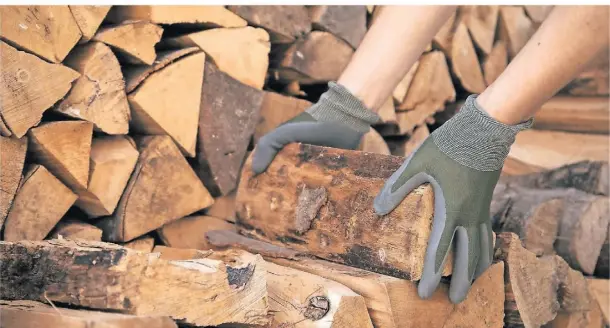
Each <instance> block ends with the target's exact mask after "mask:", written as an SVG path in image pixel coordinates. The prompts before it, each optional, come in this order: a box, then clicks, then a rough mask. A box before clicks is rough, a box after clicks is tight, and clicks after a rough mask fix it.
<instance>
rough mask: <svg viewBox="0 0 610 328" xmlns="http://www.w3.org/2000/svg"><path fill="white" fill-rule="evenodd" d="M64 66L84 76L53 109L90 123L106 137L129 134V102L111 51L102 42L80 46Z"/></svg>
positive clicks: (117, 65) (117, 63)
mask: <svg viewBox="0 0 610 328" xmlns="http://www.w3.org/2000/svg"><path fill="white" fill-rule="evenodd" d="M64 63H65V64H66V65H67V66H69V67H71V68H73V69H75V70H77V71H78V72H80V73H81V74H82V75H81V77H80V78H79V79H78V80H77V81H76V83H75V84H74V87H73V88H72V89H71V90H70V92H69V93H68V95H67V96H66V97H65V98H64V99H63V100H62V101H61V102H60V103H59V104H58V105H57V106H56V107H54V110H55V111H56V112H59V113H61V114H63V115H66V116H68V117H72V118H76V119H80V120H85V121H89V122H91V123H93V124H95V129H96V130H97V131H101V132H104V133H107V134H127V132H128V130H129V103H128V102H127V95H126V94H125V82H124V81H123V74H122V73H121V66H120V65H119V62H118V60H117V59H116V57H115V55H114V53H113V52H112V50H111V49H110V48H109V47H108V46H106V45H105V44H103V43H101V42H89V43H87V44H85V45H81V46H78V47H77V48H76V49H74V51H72V52H71V53H70V55H69V56H68V57H67V58H66V60H65V61H64Z"/></svg>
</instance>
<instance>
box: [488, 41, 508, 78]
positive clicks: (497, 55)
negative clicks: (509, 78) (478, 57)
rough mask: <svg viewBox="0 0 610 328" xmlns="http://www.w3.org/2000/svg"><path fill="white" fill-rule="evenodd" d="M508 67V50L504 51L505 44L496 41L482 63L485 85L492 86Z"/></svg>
mask: <svg viewBox="0 0 610 328" xmlns="http://www.w3.org/2000/svg"><path fill="white" fill-rule="evenodd" d="M507 65H508V50H507V49H506V43H504V41H502V40H498V41H497V42H496V43H495V44H494V46H493V48H492V49H491V51H490V52H489V54H488V55H487V58H485V60H484V61H483V66H482V67H483V76H484V78H485V83H486V84H487V85H490V84H492V83H493V82H494V81H495V80H496V79H497V78H498V76H500V74H502V72H504V70H505V69H506V66H507Z"/></svg>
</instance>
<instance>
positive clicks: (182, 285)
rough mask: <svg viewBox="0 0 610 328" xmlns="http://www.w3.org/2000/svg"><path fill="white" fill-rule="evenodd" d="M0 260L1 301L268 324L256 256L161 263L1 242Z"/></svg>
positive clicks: (105, 246)
mask: <svg viewBox="0 0 610 328" xmlns="http://www.w3.org/2000/svg"><path fill="white" fill-rule="evenodd" d="M0 261H1V262H2V263H3V265H2V267H1V268H0V272H1V275H0V276H1V278H0V282H2V284H1V287H0V297H1V298H2V299H4V300H38V301H43V302H44V301H46V300H50V301H52V302H55V303H56V304H58V305H59V304H66V305H73V306H81V307H87V308H91V309H99V310H106V311H108V310H110V311H118V312H122V313H126V314H135V315H141V316H152V315H155V316H169V317H172V319H174V320H179V321H181V322H182V323H184V324H188V325H197V326H216V325H220V324H223V323H231V324H244V325H264V324H266V323H267V321H268V320H267V318H266V314H267V302H268V300H267V292H266V289H265V288H266V279H265V274H266V272H265V269H264V262H263V260H262V257H261V256H260V255H252V254H248V253H242V254H241V255H240V256H239V257H237V256H236V257H233V258H231V262H223V261H222V260H217V259H199V260H192V261H166V260H162V259H159V258H158V254H146V253H142V252H136V251H133V250H130V249H128V248H124V247H121V246H118V245H114V244H110V243H100V242H85V241H68V240H50V241H44V242H31V241H21V242H17V243H10V242H1V243H0ZM172 295H173V296H172Z"/></svg>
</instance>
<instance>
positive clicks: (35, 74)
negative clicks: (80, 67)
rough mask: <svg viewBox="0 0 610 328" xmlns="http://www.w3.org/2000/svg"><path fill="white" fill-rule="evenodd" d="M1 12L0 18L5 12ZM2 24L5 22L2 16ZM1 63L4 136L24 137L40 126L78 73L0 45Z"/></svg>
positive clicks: (0, 93) (0, 87)
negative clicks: (44, 116) (46, 112)
mask: <svg viewBox="0 0 610 328" xmlns="http://www.w3.org/2000/svg"><path fill="white" fill-rule="evenodd" d="M14 7H15V6H12V7H11V6H3V7H2V8H0V16H2V15H3V12H2V11H4V10H9V9H7V8H14ZM2 17H3V19H2V24H4V23H5V22H6V21H8V19H5V18H4V17H5V16H2ZM0 61H1V62H2V73H1V74H2V82H0V98H2V106H0V116H1V117H0V118H1V120H0V121H2V124H3V125H5V128H3V129H2V130H4V131H3V133H2V134H3V135H5V136H10V135H15V136H16V137H17V138H21V137H23V136H24V135H25V134H26V133H27V131H28V129H30V128H31V127H33V126H35V125H37V124H38V123H40V119H41V118H42V113H44V111H45V110H47V109H49V108H50V107H51V106H52V105H53V104H54V103H56V102H57V101H58V100H59V99H61V98H62V97H63V96H64V95H65V94H66V93H67V92H68V91H69V90H70V88H71V87H72V81H74V80H76V79H77V78H78V77H79V74H78V72H75V71H73V70H72V69H70V68H68V67H65V66H62V65H61V64H49V63H47V62H45V61H44V60H42V59H40V58H38V57H36V56H34V55H30V54H28V53H26V52H24V51H18V50H17V49H15V48H13V47H11V46H10V45H8V44H7V43H5V42H3V41H0Z"/></svg>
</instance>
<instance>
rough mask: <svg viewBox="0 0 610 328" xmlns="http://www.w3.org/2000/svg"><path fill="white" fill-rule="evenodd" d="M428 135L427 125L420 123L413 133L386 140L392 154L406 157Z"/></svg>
mask: <svg viewBox="0 0 610 328" xmlns="http://www.w3.org/2000/svg"><path fill="white" fill-rule="evenodd" d="M429 135H430V130H428V126H426V125H422V126H418V127H416V128H415V130H414V131H413V134H412V135H410V136H408V137H398V138H393V139H387V142H388V146H389V147H390V151H391V153H392V155H394V156H402V157H408V156H409V155H411V153H412V152H413V151H414V150H415V149H416V148H417V147H419V145H421V144H422V143H423V142H424V140H426V138H427V137H428V136H429Z"/></svg>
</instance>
